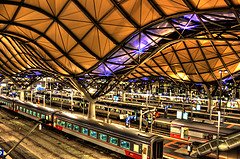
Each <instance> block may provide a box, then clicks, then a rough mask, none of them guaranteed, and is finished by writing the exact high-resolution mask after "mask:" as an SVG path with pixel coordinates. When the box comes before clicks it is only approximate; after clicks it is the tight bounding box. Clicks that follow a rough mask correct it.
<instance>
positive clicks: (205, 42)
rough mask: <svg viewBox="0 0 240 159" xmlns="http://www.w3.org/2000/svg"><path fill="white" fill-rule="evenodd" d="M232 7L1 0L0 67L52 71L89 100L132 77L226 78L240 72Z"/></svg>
mask: <svg viewBox="0 0 240 159" xmlns="http://www.w3.org/2000/svg"><path fill="white" fill-rule="evenodd" d="M239 5H240V2H239V1H238V0H164V1H163V0H87V1H86V0H7V1H1V2H0V32H1V34H0V72H1V73H2V74H3V75H4V76H8V77H14V76H19V74H23V73H26V72H29V71H31V70H40V71H42V72H47V73H48V74H49V73H50V74H53V75H54V74H55V75H59V76H61V78H62V77H64V78H67V79H68V80H69V82H70V83H71V84H72V85H74V86H76V87H78V88H80V89H83V90H85V91H86V92H87V93H90V92H89V90H90V88H94V89H96V90H95V91H94V92H93V93H90V94H91V95H90V96H91V97H92V98H96V97H98V96H101V95H103V94H105V93H106V92H108V91H109V90H111V89H112V88H114V87H115V86H116V84H118V83H119V82H121V81H124V80H127V79H133V78H142V77H148V76H151V77H152V76H161V77H166V78H170V79H172V80H180V81H188V82H200V83H208V82H214V81H218V80H219V79H220V78H224V77H227V76H228V77H234V75H235V74H236V73H238V72H239V70H240V58H239V57H240V52H239V51H240V49H239V48H240V47H239V43H240V39H239V34H240V31H239V30H240V19H239ZM219 70H224V72H226V73H219ZM14 79H17V78H16V77H15V78H13V80H14Z"/></svg>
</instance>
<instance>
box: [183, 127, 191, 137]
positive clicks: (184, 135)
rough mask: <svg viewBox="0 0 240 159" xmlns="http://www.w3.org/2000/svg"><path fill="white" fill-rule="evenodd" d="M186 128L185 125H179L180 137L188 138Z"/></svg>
mask: <svg viewBox="0 0 240 159" xmlns="http://www.w3.org/2000/svg"><path fill="white" fill-rule="evenodd" d="M188 130H189V129H188V128H187V127H181V138H182V139H184V138H188Z"/></svg>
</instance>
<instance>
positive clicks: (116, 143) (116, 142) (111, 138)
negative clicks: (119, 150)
mask: <svg viewBox="0 0 240 159" xmlns="http://www.w3.org/2000/svg"><path fill="white" fill-rule="evenodd" d="M109 142H110V143H111V144H113V145H118V139H117V138H115V137H110V140H109Z"/></svg>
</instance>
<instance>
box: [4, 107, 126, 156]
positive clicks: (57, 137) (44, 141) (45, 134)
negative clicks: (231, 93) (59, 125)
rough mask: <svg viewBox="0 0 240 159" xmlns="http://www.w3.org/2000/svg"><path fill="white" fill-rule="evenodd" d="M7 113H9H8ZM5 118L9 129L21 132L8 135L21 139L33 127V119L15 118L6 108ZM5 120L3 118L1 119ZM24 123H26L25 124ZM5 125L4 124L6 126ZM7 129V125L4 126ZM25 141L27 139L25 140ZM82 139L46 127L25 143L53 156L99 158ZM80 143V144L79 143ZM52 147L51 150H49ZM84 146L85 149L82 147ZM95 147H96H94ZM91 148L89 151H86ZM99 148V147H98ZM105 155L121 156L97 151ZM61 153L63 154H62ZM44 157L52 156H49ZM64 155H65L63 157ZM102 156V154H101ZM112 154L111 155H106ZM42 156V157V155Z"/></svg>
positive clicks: (92, 147)
mask: <svg viewBox="0 0 240 159" xmlns="http://www.w3.org/2000/svg"><path fill="white" fill-rule="evenodd" d="M6 114H7V115H6ZM1 117H2V118H3V119H4V124H5V125H8V126H7V127H8V128H7V129H12V130H15V131H17V132H19V129H20V130H21V131H20V132H19V133H16V132H13V131H9V132H6V133H8V135H11V136H13V137H15V138H16V139H17V141H19V140H20V139H21V137H22V136H23V135H25V134H26V133H27V132H28V131H29V130H30V129H31V128H32V127H33V125H34V124H33V121H29V120H28V119H26V118H24V117H23V118H21V119H19V120H18V119H15V118H14V115H11V114H9V113H7V112H6V111H5V110H4V113H2V112H0V118H1ZM1 121H3V120H1ZM23 123H24V124H23ZM5 125H4V126H5ZM4 129H5V130H6V126H5V128H4ZM0 130H1V131H4V130H3V128H1V127H0ZM24 141H25V140H24ZM79 141H81V140H78V139H77V141H76V137H72V136H70V135H67V134H64V133H62V134H59V132H57V131H51V133H49V130H48V129H47V128H46V127H45V128H44V129H42V131H34V132H33V133H32V134H31V135H30V136H29V137H28V138H27V140H26V142H25V144H26V143H27V144H29V143H31V144H32V145H34V146H35V147H36V149H38V150H39V151H40V152H41V151H42V152H45V153H46V154H52V158H60V159H61V158H69V157H70V158H86V159H87V158H98V155H96V154H94V153H96V147H95V146H91V145H89V144H86V142H79ZM79 144H80V145H79ZM50 147H52V148H51V150H49V149H50ZM82 147H84V150H81V148H82ZM94 148H95V149H94ZM86 149H89V150H88V151H85V150H86ZM98 150H99V149H98ZM97 153H100V154H103V155H104V158H108V159H118V158H121V157H120V156H117V155H116V154H111V152H106V151H104V150H101V149H100V152H97ZM60 154H61V155H60ZM42 156H43V158H51V157H49V156H46V157H44V155H42ZM62 156H63V157H62ZM100 156H101V155H100ZM106 156H110V157H106ZM41 158H42V157H41Z"/></svg>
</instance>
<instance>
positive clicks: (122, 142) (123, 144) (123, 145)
mask: <svg viewBox="0 0 240 159" xmlns="http://www.w3.org/2000/svg"><path fill="white" fill-rule="evenodd" d="M120 146H121V147H122V148H125V149H128V150H129V149H130V142H127V141H124V140H121V143H120Z"/></svg>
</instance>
